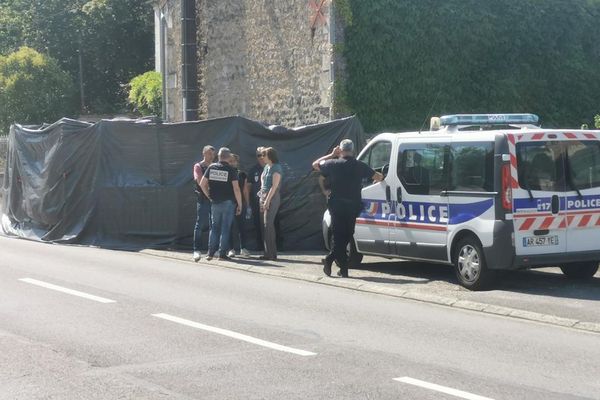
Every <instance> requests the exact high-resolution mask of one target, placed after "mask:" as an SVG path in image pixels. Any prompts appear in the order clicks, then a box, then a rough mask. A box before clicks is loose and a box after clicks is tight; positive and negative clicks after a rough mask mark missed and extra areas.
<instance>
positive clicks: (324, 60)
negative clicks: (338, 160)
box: [163, 0, 333, 126]
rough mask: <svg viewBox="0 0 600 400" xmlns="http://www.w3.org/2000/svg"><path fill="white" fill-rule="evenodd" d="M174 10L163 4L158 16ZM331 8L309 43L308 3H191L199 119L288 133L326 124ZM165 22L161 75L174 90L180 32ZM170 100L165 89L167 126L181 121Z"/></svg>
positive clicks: (171, 2)
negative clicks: (235, 118) (248, 121)
mask: <svg viewBox="0 0 600 400" xmlns="http://www.w3.org/2000/svg"><path fill="white" fill-rule="evenodd" d="M179 3H180V0H163V8H164V9H168V10H169V11H170V12H171V15H172V14H173V13H175V17H177V16H178V15H179V14H178V12H179V11H178V10H179ZM316 3H317V4H318V3H320V1H316ZM330 3H331V0H327V1H326V2H325V7H324V14H325V17H326V18H327V20H328V21H327V23H326V24H325V25H317V29H316V30H315V31H314V35H313V32H312V31H311V15H313V13H314V11H313V10H312V9H311V8H310V7H309V0H277V1H271V0H227V1H221V0H196V6H197V25H198V28H197V34H198V52H197V55H198V83H199V90H200V95H199V107H200V118H202V119H205V118H216V117H222V116H230V115H242V116H245V117H248V118H252V119H256V120H259V121H264V122H267V123H272V124H282V125H290V126H293V125H304V124H311V123H317V122H323V121H327V120H329V119H331V117H332V114H331V113H332V89H333V84H332V71H331V69H332V61H333V57H332V45H331V38H330V26H331V22H332V21H329V15H330V11H331V10H330V7H331V5H330ZM167 14H169V13H167ZM171 22H172V24H173V27H172V28H171V29H170V30H169V32H170V33H169V35H168V36H169V41H168V43H167V47H168V50H167V53H169V52H170V54H167V59H168V63H167V64H169V65H168V67H167V72H168V74H169V73H172V74H174V75H175V76H176V77H177V79H174V78H172V79H173V80H172V82H171V83H174V82H176V84H177V85H180V82H181V79H180V78H179V77H178V74H179V71H178V70H177V66H176V64H177V61H178V60H179V59H180V54H176V53H177V50H175V49H174V48H177V47H178V46H177V45H176V44H177V43H178V40H179V36H180V32H179V29H180V28H179V26H177V27H175V25H179V23H178V22H177V21H176V18H172V19H171ZM169 55H170V57H169ZM178 57H179V58H178ZM171 71H172V72H171ZM167 86H169V85H167ZM175 95H177V88H176V87H170V88H167V99H168V101H169V111H168V116H169V119H170V120H171V121H179V120H181V112H180V110H179V113H178V112H177V110H176V107H175V106H174V105H172V104H171V101H172V98H173V96H175ZM179 96H180V93H179Z"/></svg>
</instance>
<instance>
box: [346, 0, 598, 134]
mask: <svg viewBox="0 0 600 400" xmlns="http://www.w3.org/2000/svg"><path fill="white" fill-rule="evenodd" d="M340 2H342V3H344V4H345V7H346V9H349V10H350V11H351V19H350V20H349V21H348V22H346V24H347V27H346V29H345V40H344V45H343V50H342V53H343V55H344V57H345V60H346V62H347V68H346V72H347V79H346V85H345V86H346V87H345V90H338V93H342V94H345V97H344V98H343V99H342V100H344V103H346V104H347V105H348V106H349V108H350V111H351V112H352V113H356V114H357V115H358V117H359V118H360V120H361V122H362V123H363V125H364V127H365V129H366V130H367V131H369V132H377V131H382V130H415V129H419V128H420V127H421V126H423V125H425V126H427V123H428V121H429V118H428V117H429V116H430V113H431V114H433V115H441V114H448V113H451V114H454V113H502V112H533V113H536V114H539V115H540V117H541V118H542V122H543V124H544V126H554V127H579V126H581V124H582V123H591V122H592V121H590V117H591V116H593V115H594V114H596V111H597V110H595V109H594V106H596V105H597V104H598V103H599V102H600V68H598V65H599V64H600V41H598V37H600V25H599V24H598V19H599V18H600V1H598V0H544V1H539V0H520V1H514V0H446V1H438V0H418V1H400V0H373V1H363V0H336V4H337V3H340ZM338 7H339V4H338ZM596 85H598V87H596ZM336 100H337V99H336Z"/></svg>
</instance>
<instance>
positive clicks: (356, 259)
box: [329, 231, 363, 268]
mask: <svg viewBox="0 0 600 400" xmlns="http://www.w3.org/2000/svg"><path fill="white" fill-rule="evenodd" d="M332 249H333V233H332V232H331V231H330V232H329V251H331V250H332ZM346 254H347V255H348V264H349V265H350V267H354V268H357V267H360V264H361V263H362V260H363V255H362V253H359V252H358V249H357V248H356V244H355V242H354V238H352V239H350V243H348V247H346ZM335 263H336V264H337V261H336V262H335ZM338 266H339V265H338Z"/></svg>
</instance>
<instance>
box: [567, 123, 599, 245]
mask: <svg viewBox="0 0 600 400" xmlns="http://www.w3.org/2000/svg"><path fill="white" fill-rule="evenodd" d="M562 135H564V137H565V139H566V140H565V141H564V142H563V143H564V146H565V167H566V170H565V174H566V182H567V193H566V213H567V252H575V251H590V250H598V249H599V247H600V141H599V140H598V139H600V136H599V135H600V134H599V133H598V132H577V133H571V132H566V133H563V134H562Z"/></svg>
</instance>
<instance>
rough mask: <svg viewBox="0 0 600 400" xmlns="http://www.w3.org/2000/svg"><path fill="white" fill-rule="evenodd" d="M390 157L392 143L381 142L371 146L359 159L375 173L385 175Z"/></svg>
mask: <svg viewBox="0 0 600 400" xmlns="http://www.w3.org/2000/svg"><path fill="white" fill-rule="evenodd" d="M391 156H392V142H387V141H382V142H376V143H375V144H373V145H372V146H371V147H370V148H369V149H368V150H367V152H366V153H364V154H362V155H361V157H360V158H359V160H360V161H362V162H364V163H365V164H367V165H368V166H369V167H371V168H372V169H374V170H375V171H377V172H381V173H383V174H387V169H388V168H389V166H390V158H391Z"/></svg>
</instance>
